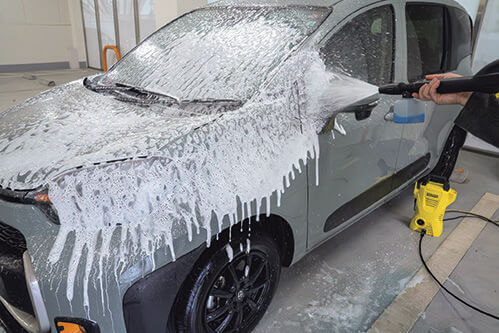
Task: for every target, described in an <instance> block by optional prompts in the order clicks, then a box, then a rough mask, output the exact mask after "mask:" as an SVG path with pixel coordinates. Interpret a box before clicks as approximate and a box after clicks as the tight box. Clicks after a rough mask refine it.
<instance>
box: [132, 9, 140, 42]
mask: <svg viewBox="0 0 499 333" xmlns="http://www.w3.org/2000/svg"><path fill="white" fill-rule="evenodd" d="M139 10H140V9H139V0H133V18H134V20H135V43H136V44H139V43H140V16H139Z"/></svg>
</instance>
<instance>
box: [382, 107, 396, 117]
mask: <svg viewBox="0 0 499 333" xmlns="http://www.w3.org/2000/svg"><path fill="white" fill-rule="evenodd" d="M393 115H394V106H393V105H392V106H390V109H389V110H388V112H387V113H386V114H385V116H384V119H385V121H393Z"/></svg>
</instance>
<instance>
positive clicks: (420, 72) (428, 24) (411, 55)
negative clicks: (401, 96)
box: [406, 4, 445, 81]
mask: <svg viewBox="0 0 499 333" xmlns="http://www.w3.org/2000/svg"><path fill="white" fill-rule="evenodd" d="M444 13H445V9H444V7H443V6H437V5H422V4H417V5H407V8H406V19H407V68H408V73H407V75H408V78H409V81H412V80H416V79H421V78H422V77H424V75H425V74H433V73H441V72H442V70H443V65H444V54H445V53H444V47H445V45H444V41H445V37H444V36H445V26H444Z"/></svg>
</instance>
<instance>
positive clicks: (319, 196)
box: [309, 1, 402, 246]
mask: <svg viewBox="0 0 499 333" xmlns="http://www.w3.org/2000/svg"><path fill="white" fill-rule="evenodd" d="M390 4H391V3H390V2H389V1H380V2H376V3H375V4H372V5H370V6H362V8H361V9H360V10H357V9H358V8H359V7H356V6H353V5H352V3H350V2H341V3H339V4H338V5H337V6H336V7H335V11H333V14H332V16H335V15H337V16H335V18H336V23H337V25H338V26H336V27H335V28H334V29H333V30H332V34H329V35H328V37H326V38H325V40H328V39H329V38H330V37H331V36H334V33H335V32H337V31H338V30H339V29H341V27H343V26H344V25H346V24H348V23H349V22H350V20H352V19H354V18H355V17H357V16H358V15H360V14H362V13H364V12H366V11H368V10H371V9H373V8H377V7H379V6H384V5H390ZM357 6H359V4H357ZM336 9H338V10H337V11H336ZM349 11H351V12H350V14H349V15H348V18H347V19H345V16H347V14H346V13H348V12H349ZM397 31H398V24H397V23H396V26H395V34H396V37H397ZM333 38H334V37H333ZM397 40H398V39H397V38H395V41H396V42H395V59H398V58H399V57H398V55H397V54H398V47H399V45H398V42H397ZM394 68H395V70H396V67H395V66H394ZM397 99H398V97H396V96H395V97H393V96H381V100H380V104H379V105H378V106H377V107H376V108H375V109H374V110H373V112H372V114H371V116H370V117H369V118H368V119H367V120H363V121H357V120H356V119H355V116H354V115H353V114H348V113H340V114H339V115H338V116H337V120H338V123H339V124H341V125H342V126H343V127H344V129H345V131H346V135H345V136H343V135H342V134H340V133H338V132H337V131H335V130H333V131H332V132H328V133H323V134H321V135H320V136H319V144H320V151H321V157H320V159H319V178H320V182H319V186H316V185H315V184H314V183H309V192H310V196H309V211H310V214H309V244H310V246H314V245H315V244H317V243H320V242H322V241H323V240H324V239H327V238H329V237H331V236H332V235H333V234H335V233H337V232H338V230H341V229H342V226H341V225H338V226H337V228H335V229H333V230H328V231H327V232H325V228H324V225H325V223H326V220H327V219H328V217H329V216H330V215H331V214H332V213H333V212H334V211H335V210H337V209H338V208H340V207H341V206H343V205H345V204H346V203H348V202H350V201H351V200H353V199H354V198H356V197H357V196H359V195H360V194H361V193H363V192H364V191H365V190H367V189H368V188H369V187H370V186H374V185H375V184H377V183H380V182H382V181H383V180H385V179H386V178H387V177H390V176H391V175H393V174H394V173H395V171H396V161H397V153H398V149H399V142H400V139H401V137H402V126H401V125H398V124H395V123H393V122H392V121H387V120H386V119H385V117H386V115H387V114H388V113H389V110H390V107H391V105H392V104H393V103H394V102H395V101H396V100H397ZM309 174H310V176H309V179H310V180H313V179H314V177H315V170H313V169H311V168H309ZM390 190H391V188H390V187H388V188H387V189H386V191H385V192H384V193H380V192H379V191H377V193H375V194H376V198H373V203H374V202H377V201H378V200H380V199H381V198H382V197H384V195H386V194H388V193H389V192H390ZM352 209H353V207H352ZM357 213H360V212H357ZM354 215H356V214H354Z"/></svg>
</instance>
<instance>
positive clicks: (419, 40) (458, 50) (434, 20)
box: [396, 1, 472, 186]
mask: <svg viewBox="0 0 499 333" xmlns="http://www.w3.org/2000/svg"><path fill="white" fill-rule="evenodd" d="M404 12H405V15H404V17H402V18H401V21H402V20H403V21H405V29H406V36H407V48H406V56H405V58H406V61H405V62H404V67H405V68H406V69H405V73H404V74H405V76H406V77H405V78H404V79H403V80H404V81H416V80H420V79H423V78H424V76H425V74H433V73H446V72H451V71H453V72H457V73H459V74H462V75H471V56H470V55H471V38H472V37H471V30H472V23H471V18H470V17H469V16H468V14H467V13H466V12H464V11H463V10H461V9H459V8H456V7H450V6H445V5H442V4H434V3H425V4H421V3H416V2H410V1H408V2H406V4H405V6H404ZM461 109H462V107H459V106H455V105H442V106H439V105H435V104H434V103H433V102H427V103H425V111H426V117H425V121H424V123H417V124H404V131H403V139H402V141H401V145H400V151H399V159H398V164H397V168H398V169H406V170H411V172H409V173H407V174H406V177H405V178H400V179H398V184H396V185H399V186H401V185H403V184H404V183H405V182H407V181H410V179H411V178H414V177H416V176H417V175H418V174H419V173H421V172H423V171H425V170H428V169H430V168H431V167H432V166H433V165H434V164H435V163H436V162H437V159H438V156H439V155H440V153H441V151H442V149H443V145H444V144H445V140H446V139H447V137H448V135H449V133H450V131H451V129H452V127H453V121H454V119H455V118H456V117H457V115H458V114H459V112H460V110H461Z"/></svg>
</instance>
